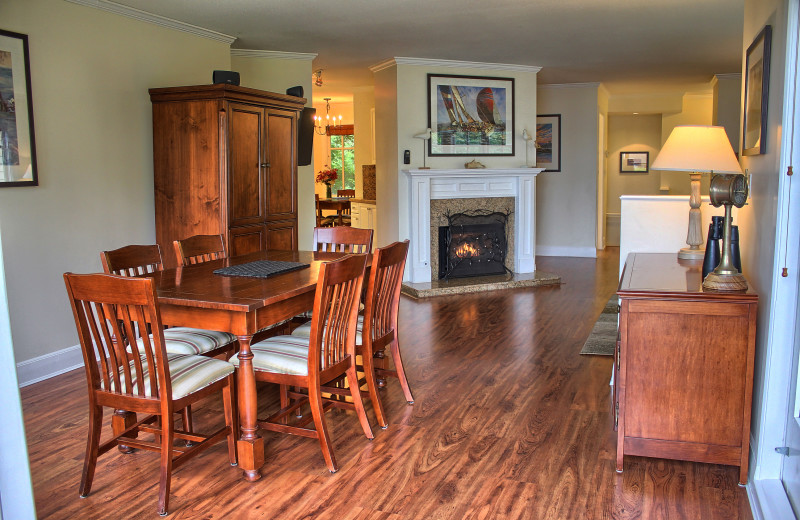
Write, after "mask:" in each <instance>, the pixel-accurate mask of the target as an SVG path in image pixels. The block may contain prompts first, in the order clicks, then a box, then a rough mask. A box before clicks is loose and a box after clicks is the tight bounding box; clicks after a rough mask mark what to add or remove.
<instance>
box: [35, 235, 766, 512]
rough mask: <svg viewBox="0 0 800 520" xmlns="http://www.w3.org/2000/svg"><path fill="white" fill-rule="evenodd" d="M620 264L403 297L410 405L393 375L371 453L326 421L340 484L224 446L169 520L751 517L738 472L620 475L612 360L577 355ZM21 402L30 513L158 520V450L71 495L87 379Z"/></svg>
mask: <svg viewBox="0 0 800 520" xmlns="http://www.w3.org/2000/svg"><path fill="white" fill-rule="evenodd" d="M617 255H618V250H617V249H612V248H610V249H609V250H608V251H607V252H603V253H602V254H601V256H600V258H598V259H597V260H595V259H583V258H548V257H540V258H538V259H537V267H538V268H539V269H541V270H543V271H547V272H552V273H556V274H559V275H561V277H562V280H563V284H562V285H560V286H553V287H539V288H529V289H514V290H505V291H496V292H489V293H476V294H471V295H456V296H443V297H437V298H432V299H428V300H420V301H415V300H411V299H407V298H405V297H404V298H403V300H402V302H401V316H400V324H401V336H400V338H401V345H402V349H403V353H404V360H405V362H406V366H407V370H408V373H409V374H410V376H409V379H410V381H411V384H412V390H413V392H414V397H415V399H416V402H415V404H414V405H407V404H406V403H405V401H404V400H403V395H402V392H401V390H400V386H399V385H398V384H397V382H396V380H390V381H389V383H388V388H387V389H386V390H384V393H383V399H384V404H385V407H386V412H387V415H388V418H389V423H390V424H389V427H388V429H386V430H381V429H379V428H375V439H374V440H373V441H371V442H370V441H368V440H367V439H366V438H365V437H364V436H363V433H362V431H361V428H360V426H359V424H358V421H357V419H356V418H355V415H353V414H352V413H350V412H343V411H334V412H329V414H328V421H329V425H330V426H331V436H332V439H333V442H334V445H335V452H336V457H337V459H338V462H339V465H340V470H339V471H338V472H337V473H336V474H330V473H328V471H327V469H326V468H325V464H324V462H323V460H322V455H321V453H320V450H319V445H318V443H317V442H316V440H312V439H304V438H295V437H289V436H281V435H279V434H274V433H270V432H262V435H264V437H265V438H266V439H267V442H266V463H265V465H264V467H263V473H264V477H263V478H262V479H261V480H260V481H258V482H255V483H249V482H245V481H244V480H243V479H242V478H241V471H240V470H239V469H237V468H235V467H230V466H229V465H228V463H227V457H226V452H225V445H224V443H222V444H219V445H217V446H215V447H214V448H212V449H210V450H209V451H208V452H206V453H204V454H202V455H200V456H199V457H197V458H196V459H194V460H192V461H190V462H189V463H188V464H187V465H186V466H184V467H182V468H181V469H180V470H178V471H177V472H175V474H174V476H173V481H172V495H171V499H170V517H172V518H174V519H176V520H177V519H189V518H206V519H221V518H226V519H229V518H264V519H300V518H314V519H340V520H349V519H352V520H356V519H358V520H366V519H386V520H401V519H499V518H502V519H506V518H508V519H514V518H525V519H537V520H539V519H569V520H572V519H645V520H650V519H701V518H702V519H704V520H713V519H725V520H731V519H751V518H752V516H751V513H750V507H749V504H748V502H747V496H746V493H745V489H744V488H740V487H738V486H737V484H736V482H737V469H736V468H734V467H732V466H720V465H711V464H697V463H690V462H680V461H667V460H661V459H648V458H642V457H626V458H625V470H624V473H622V474H621V475H620V474H617V473H616V472H615V471H614V458H615V454H616V443H615V435H614V433H613V431H612V417H611V413H610V401H611V398H610V387H609V385H608V383H609V379H610V375H611V365H612V359H611V358H610V357H605V356H581V355H579V352H580V349H581V346H582V345H583V342H584V341H585V340H586V338H587V337H588V335H589V332H590V331H591V329H592V325H593V324H594V321H595V319H596V318H597V316H598V315H599V314H600V311H601V310H602V308H603V306H604V305H605V303H606V302H607V301H608V298H609V297H610V296H611V294H612V293H613V292H614V291H615V290H616V285H617V268H618V263H617V262H618V260H617ZM64 298H66V295H64ZM22 396H23V408H24V412H25V420H26V428H27V435H28V442H29V451H30V459H31V470H32V474H33V483H34V494H35V498H36V507H37V511H38V514H39V517H40V518H81V519H89V518H92V519H94V518H97V519H106V518H156V517H157V514H156V512H155V511H156V502H157V497H156V493H157V481H158V457H157V456H156V455H155V454H152V453H135V454H132V455H122V454H120V453H117V452H116V451H114V452H111V453H109V454H106V455H105V456H102V457H101V458H100V460H99V463H98V467H97V473H96V476H95V480H94V486H93V490H92V494H91V495H90V496H89V497H88V498H85V499H81V498H78V484H79V482H80V472H81V468H82V464H83V457H84V448H85V442H86V441H85V438H86V432H87V417H88V414H87V404H86V388H85V380H84V374H83V371H82V370H80V371H73V372H70V373H68V374H64V375H62V376H58V377H55V378H52V379H50V380H47V381H44V382H41V383H37V384H35V385H31V386H28V387H26V388H23V389H22ZM259 402H260V408H261V409H262V410H263V411H264V412H265V413H264V414H263V415H266V411H267V410H269V409H271V408H272V407H274V406H275V405H276V403H277V393H276V392H275V391H274V389H272V388H270V387H269V386H264V387H262V388H261V390H260V393H259ZM221 410H222V405H221V398H215V399H213V400H212V399H209V400H207V401H205V402H203V403H201V405H200V406H197V407H196V408H195V410H194V419H195V427H196V428H197V429H199V430H200V429H202V428H203V426H204V425H208V426H209V427H210V426H216V425H218V424H220V423H221V422H222V412H221ZM368 413H370V414H371V413H372V412H371V408H370V409H368ZM106 419H107V420H106V424H108V423H109V420H108V415H107V416H106ZM373 424H374V420H373ZM106 432H108V430H106ZM104 438H105V437H104Z"/></svg>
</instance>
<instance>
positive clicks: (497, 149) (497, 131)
mask: <svg viewBox="0 0 800 520" xmlns="http://www.w3.org/2000/svg"><path fill="white" fill-rule="evenodd" d="M428 127H429V128H431V130H432V133H431V139H430V141H428V155H429V156H448V155H450V156H453V155H467V156H476V155H514V78H491V77H480V76H455V75H446V74H428Z"/></svg>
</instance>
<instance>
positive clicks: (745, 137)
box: [742, 25, 772, 155]
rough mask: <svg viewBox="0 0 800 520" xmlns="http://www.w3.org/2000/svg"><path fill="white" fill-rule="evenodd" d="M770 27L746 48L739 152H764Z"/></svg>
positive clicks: (765, 28) (748, 153) (765, 144)
mask: <svg viewBox="0 0 800 520" xmlns="http://www.w3.org/2000/svg"><path fill="white" fill-rule="evenodd" d="M771 43H772V26H770V25H767V26H765V27H764V29H763V30H762V31H761V32H760V33H759V34H758V36H756V39H755V40H753V43H752V44H750V47H748V48H747V68H746V73H745V77H744V122H743V125H742V126H743V128H742V155H760V154H764V153H767V100H768V99H769V61H770V46H771Z"/></svg>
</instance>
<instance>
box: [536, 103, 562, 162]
mask: <svg viewBox="0 0 800 520" xmlns="http://www.w3.org/2000/svg"><path fill="white" fill-rule="evenodd" d="M536 166H537V167H539V168H544V171H546V172H560V171H561V114H539V115H538V116H536Z"/></svg>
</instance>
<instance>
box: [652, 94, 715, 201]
mask: <svg viewBox="0 0 800 520" xmlns="http://www.w3.org/2000/svg"><path fill="white" fill-rule="evenodd" d="M713 113H714V95H713V93H712V92H711V86H710V85H709V90H708V92H703V93H697V94H694V93H689V94H684V96H683V107H682V109H681V111H680V112H678V113H675V114H664V116H663V118H662V120H661V144H662V145H663V144H664V142H666V140H667V138H668V137H669V134H670V133H672V129H673V128H675V127H676V126H678V125H710V124H711V122H712V116H713ZM659 149H660V147H659ZM659 175H660V176H661V193H662V194H664V195H689V193H690V185H689V176H688V175H686V172H670V171H663V170H662V171H661V172H660V173H659ZM710 179H711V176H710V175H703V178H702V179H701V180H700V193H708V183H709V180H710Z"/></svg>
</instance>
